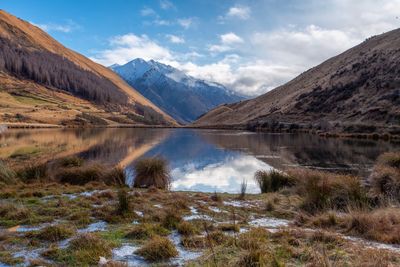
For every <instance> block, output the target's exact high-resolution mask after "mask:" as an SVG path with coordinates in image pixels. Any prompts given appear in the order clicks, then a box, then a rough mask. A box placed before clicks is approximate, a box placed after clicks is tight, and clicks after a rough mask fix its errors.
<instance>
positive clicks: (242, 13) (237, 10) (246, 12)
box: [225, 5, 251, 20]
mask: <svg viewBox="0 0 400 267" xmlns="http://www.w3.org/2000/svg"><path fill="white" fill-rule="evenodd" d="M250 13H251V10H250V7H248V6H240V5H236V6H233V7H231V8H229V10H228V13H227V14H226V16H225V17H227V18H238V19H241V20H247V19H249V18H250Z"/></svg>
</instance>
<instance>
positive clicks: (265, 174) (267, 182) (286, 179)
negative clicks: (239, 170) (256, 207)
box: [254, 170, 293, 193]
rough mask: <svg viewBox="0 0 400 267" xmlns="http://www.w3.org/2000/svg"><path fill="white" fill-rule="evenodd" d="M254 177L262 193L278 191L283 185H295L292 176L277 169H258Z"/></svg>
mask: <svg viewBox="0 0 400 267" xmlns="http://www.w3.org/2000/svg"><path fill="white" fill-rule="evenodd" d="M254 179H255V180H256V182H257V183H258V186H259V187H260V190H261V193H269V192H276V191H278V190H280V189H282V188H283V187H287V186H292V185H293V179H291V177H290V176H288V175H286V174H284V173H282V172H279V171H276V170H271V171H257V172H256V173H255V174H254Z"/></svg>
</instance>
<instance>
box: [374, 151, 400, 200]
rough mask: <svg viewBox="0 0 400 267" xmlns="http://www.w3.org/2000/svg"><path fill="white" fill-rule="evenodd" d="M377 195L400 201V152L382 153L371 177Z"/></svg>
mask: <svg viewBox="0 0 400 267" xmlns="http://www.w3.org/2000/svg"><path fill="white" fill-rule="evenodd" d="M369 182H370V185H371V193H372V195H374V196H375V197H383V198H386V199H394V200H397V201H400V153H385V154H383V155H381V156H380V157H379V158H378V160H377V164H376V165H375V167H374V170H373V172H372V173H371V175H370V177H369Z"/></svg>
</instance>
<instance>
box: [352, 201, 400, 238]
mask: <svg viewBox="0 0 400 267" xmlns="http://www.w3.org/2000/svg"><path fill="white" fill-rule="evenodd" d="M345 224H347V231H348V232H350V233H351V234H354V235H357V236H361V237H364V238H366V239H372V240H376V241H379V242H384V243H390V244H400V211H399V210H398V209H396V208H383V209H377V210H374V211H372V212H362V211H355V212H352V213H351V214H350V215H349V216H346V218H345Z"/></svg>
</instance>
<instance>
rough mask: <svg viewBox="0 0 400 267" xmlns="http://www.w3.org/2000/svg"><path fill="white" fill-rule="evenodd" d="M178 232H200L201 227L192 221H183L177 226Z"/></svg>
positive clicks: (182, 233) (193, 233)
mask: <svg viewBox="0 0 400 267" xmlns="http://www.w3.org/2000/svg"><path fill="white" fill-rule="evenodd" d="M177 229H178V232H179V233H180V234H181V235H183V236H192V235H195V234H199V233H200V231H199V229H198V228H197V227H196V226H194V225H193V224H192V223H190V222H186V221H183V222H181V223H180V224H178V226H177Z"/></svg>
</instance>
